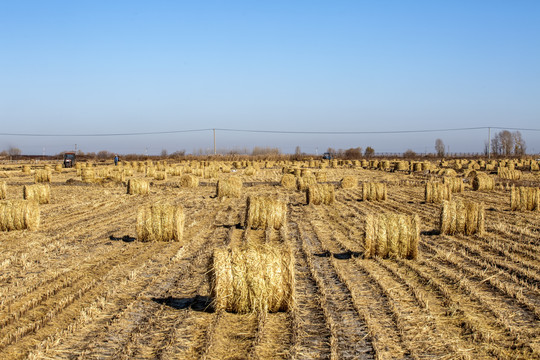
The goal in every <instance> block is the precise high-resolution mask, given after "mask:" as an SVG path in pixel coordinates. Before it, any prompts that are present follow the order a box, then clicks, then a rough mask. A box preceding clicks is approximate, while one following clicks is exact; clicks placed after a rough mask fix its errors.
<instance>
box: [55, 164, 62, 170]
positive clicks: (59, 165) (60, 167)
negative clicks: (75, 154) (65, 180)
mask: <svg viewBox="0 0 540 360" xmlns="http://www.w3.org/2000/svg"><path fill="white" fill-rule="evenodd" d="M54 171H56V172H62V164H56V165H55V166H54Z"/></svg>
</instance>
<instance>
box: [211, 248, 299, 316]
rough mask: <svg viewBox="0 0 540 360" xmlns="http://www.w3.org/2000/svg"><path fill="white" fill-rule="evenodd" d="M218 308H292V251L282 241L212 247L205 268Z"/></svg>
mask: <svg viewBox="0 0 540 360" xmlns="http://www.w3.org/2000/svg"><path fill="white" fill-rule="evenodd" d="M209 274H210V283H211V297H212V301H213V306H214V309H215V310H216V311H218V312H221V311H228V312H234V313H242V314H245V313H256V312H263V313H266V312H277V311H288V310H291V309H292V308H294V304H293V301H294V298H295V296H294V289H295V285H294V278H295V277H294V254H293V252H292V250H291V249H290V248H288V247H286V246H285V245H270V244H263V245H253V244H246V245H243V246H241V247H233V248H231V247H229V248H219V249H215V250H214V255H213V261H212V266H211V269H210V271H209Z"/></svg>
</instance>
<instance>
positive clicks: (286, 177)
mask: <svg viewBox="0 0 540 360" xmlns="http://www.w3.org/2000/svg"><path fill="white" fill-rule="evenodd" d="M281 186H283V187H284V188H286V189H294V188H296V177H294V175H293V174H283V176H282V177H281Z"/></svg>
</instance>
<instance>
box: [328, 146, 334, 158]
mask: <svg viewBox="0 0 540 360" xmlns="http://www.w3.org/2000/svg"><path fill="white" fill-rule="evenodd" d="M326 152H327V153H329V154H330V155H332V156H333V157H334V156H336V149H334V148H331V147H329V148H328V149H326Z"/></svg>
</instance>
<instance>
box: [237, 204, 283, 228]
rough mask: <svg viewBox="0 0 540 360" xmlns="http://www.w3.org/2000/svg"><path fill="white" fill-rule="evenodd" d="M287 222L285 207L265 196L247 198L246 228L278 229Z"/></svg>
mask: <svg viewBox="0 0 540 360" xmlns="http://www.w3.org/2000/svg"><path fill="white" fill-rule="evenodd" d="M286 222H287V205H286V204H285V203H284V202H283V201H280V200H277V199H274V198H271V197H267V196H253V195H252V196H248V198H247V203H246V217H245V226H246V228H253V229H266V228H274V229H276V230H277V229H279V228H281V227H282V226H283V225H285V224H286Z"/></svg>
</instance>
